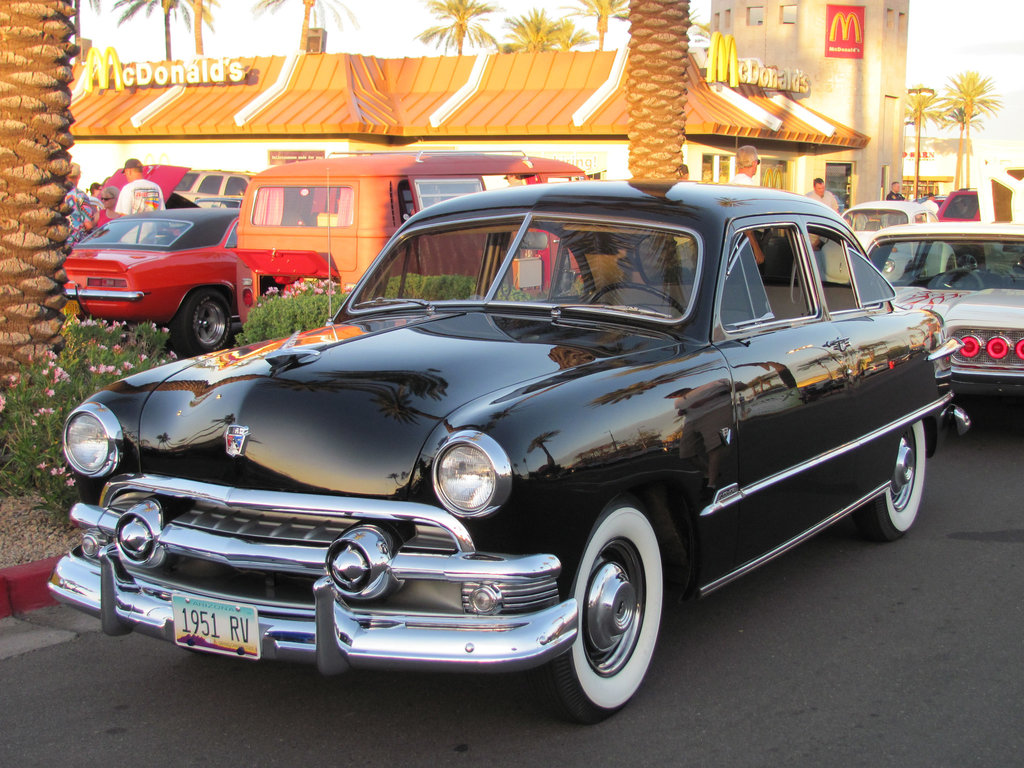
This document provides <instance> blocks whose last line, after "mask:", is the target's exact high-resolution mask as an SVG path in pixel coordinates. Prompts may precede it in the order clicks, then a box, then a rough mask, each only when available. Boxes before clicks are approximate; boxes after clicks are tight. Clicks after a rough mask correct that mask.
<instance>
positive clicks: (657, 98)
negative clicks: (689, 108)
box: [626, 0, 690, 179]
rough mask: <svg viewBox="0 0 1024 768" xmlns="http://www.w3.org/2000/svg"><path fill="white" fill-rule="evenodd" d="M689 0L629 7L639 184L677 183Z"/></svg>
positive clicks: (629, 83)
mask: <svg viewBox="0 0 1024 768" xmlns="http://www.w3.org/2000/svg"><path fill="white" fill-rule="evenodd" d="M689 19H690V3H689V2H688V0H633V2H631V3H630V4H629V23H630V40H629V63H628V66H627V80H626V102H627V105H628V108H629V128H628V131H629V171H630V173H631V174H632V175H633V177H634V178H637V179H656V178H663V179H668V178H673V177H674V176H675V169H676V168H677V167H678V165H679V163H680V160H681V154H682V148H683V142H684V141H685V140H686V62H687V56H688V51H689V41H688V40H687V35H686V30H687V28H688V27H689V25H690V22H689Z"/></svg>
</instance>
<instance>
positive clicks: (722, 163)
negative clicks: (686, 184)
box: [700, 154, 732, 184]
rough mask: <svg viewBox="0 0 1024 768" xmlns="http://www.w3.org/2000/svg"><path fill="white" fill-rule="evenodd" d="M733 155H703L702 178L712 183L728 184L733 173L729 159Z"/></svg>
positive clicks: (701, 164)
mask: <svg viewBox="0 0 1024 768" xmlns="http://www.w3.org/2000/svg"><path fill="white" fill-rule="evenodd" d="M731 159H732V155H712V154H706V155H701V163H700V180H701V181H703V182H705V183H712V184H728V183H729V179H730V178H731V177H732V174H731V173H730V171H729V167H730V166H729V161H730V160H731Z"/></svg>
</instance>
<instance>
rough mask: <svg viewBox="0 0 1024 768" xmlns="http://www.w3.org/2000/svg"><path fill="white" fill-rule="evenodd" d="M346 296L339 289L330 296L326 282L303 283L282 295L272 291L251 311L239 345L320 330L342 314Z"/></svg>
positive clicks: (237, 340) (239, 336) (290, 288)
mask: <svg viewBox="0 0 1024 768" xmlns="http://www.w3.org/2000/svg"><path fill="white" fill-rule="evenodd" d="M345 296H346V294H344V293H341V292H339V291H338V290H337V288H335V292H334V295H333V297H332V296H329V295H328V283H327V281H326V280H302V281H299V282H297V283H292V284H291V285H289V286H287V287H286V288H285V289H284V290H283V291H280V292H278V291H276V290H274V289H271V291H270V292H268V293H267V294H265V295H264V296H262V297H261V298H260V300H259V301H258V302H257V303H256V306H255V307H253V308H252V309H251V310H250V311H249V317H248V319H247V320H246V321H245V325H243V326H242V332H241V333H240V334H238V336H236V337H235V343H236V344H237V345H239V346H244V345H246V344H255V343H256V342H259V341H267V340H269V339H281V338H284V337H286V336H291V335H292V334H293V333H295V332H296V331H311V330H313V329H314V328H319V327H321V326H322V325H326V323H327V321H328V319H329V318H330V317H331V313H332V312H337V311H338V307H340V306H341V302H342V301H344V299H345Z"/></svg>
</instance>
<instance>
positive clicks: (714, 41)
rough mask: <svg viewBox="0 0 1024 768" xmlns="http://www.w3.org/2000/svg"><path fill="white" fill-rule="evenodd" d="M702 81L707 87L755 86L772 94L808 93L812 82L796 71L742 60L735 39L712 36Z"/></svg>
mask: <svg viewBox="0 0 1024 768" xmlns="http://www.w3.org/2000/svg"><path fill="white" fill-rule="evenodd" d="M705 63H706V66H707V69H706V72H705V75H704V79H705V80H707V81H708V82H709V83H728V84H729V87H730V88H735V87H736V86H738V85H739V84H740V83H746V84H747V85H758V86H760V87H762V88H768V89H771V90H774V91H793V92H795V93H808V92H809V91H810V90H811V81H810V79H809V78H808V77H807V75H806V74H804V73H803V72H801V71H800V70H799V69H792V70H790V69H783V70H780V69H779V68H778V67H769V66H765V65H764V64H762V63H761V62H760V61H758V60H757V59H741V58H739V56H737V54H736V38H734V37H733V36H732V35H723V34H722V33H721V32H715V33H714V34H713V35H711V44H710V45H709V46H708V57H707V60H706V62H705Z"/></svg>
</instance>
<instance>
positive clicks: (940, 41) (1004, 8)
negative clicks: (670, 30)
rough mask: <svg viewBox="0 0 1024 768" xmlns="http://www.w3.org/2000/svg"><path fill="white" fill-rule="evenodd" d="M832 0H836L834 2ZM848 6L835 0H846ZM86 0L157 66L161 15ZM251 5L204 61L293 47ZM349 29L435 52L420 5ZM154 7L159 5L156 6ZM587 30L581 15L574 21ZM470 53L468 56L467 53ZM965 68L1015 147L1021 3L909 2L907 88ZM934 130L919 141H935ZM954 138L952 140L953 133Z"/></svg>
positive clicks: (371, 41)
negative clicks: (995, 102)
mask: <svg viewBox="0 0 1024 768" xmlns="http://www.w3.org/2000/svg"><path fill="white" fill-rule="evenodd" d="M488 1H489V2H491V3H492V4H493V5H497V6H499V7H501V8H503V9H504V11H503V12H501V13H497V14H494V15H493V16H492V17H491V18H490V23H489V24H488V25H487V26H488V28H489V29H490V30H491V32H492V34H494V35H495V36H496V37H498V38H499V39H500V38H501V37H503V35H504V31H505V30H504V25H503V21H504V19H505V18H506V17H514V16H520V15H523V14H525V13H527V12H528V11H529V10H531V9H533V8H540V7H543V8H546V9H547V10H548V13H549V15H551V16H553V17H557V16H560V15H562V13H563V11H562V9H563V8H566V7H571V6H572V5H573V3H572V1H571V0H561V1H559V2H557V4H556V3H552V2H551V0H488ZM837 1H838V0H837ZM849 1H850V0H843V2H849ZM90 3H91V0H84V2H83V3H82V5H83V10H82V36H83V37H85V38H89V39H91V40H92V42H93V44H94V45H99V46H102V47H106V46H113V47H114V48H116V49H117V51H118V54H119V55H120V57H121V60H122V61H161V60H163V58H164V44H163V19H162V17H161V15H160V14H159V12H157V13H154V14H153V15H152V16H148V17H147V16H145V15H144V14H139V15H138V16H137V17H136V18H134V19H133V20H132V21H130V22H127V23H125V24H124V25H121V26H119V25H118V24H117V18H118V16H119V14H117V13H114V12H111V11H109V10H108V9H109V8H110V7H112V5H113V3H114V0H100V5H101V8H102V9H103V10H102V12H101V13H99V14H97V13H96V12H94V11H93V10H92V7H91V4H90ZM254 5H255V0H219V7H218V8H216V9H215V11H214V31H212V32H211V31H210V30H209V29H204V30H203V44H204V48H205V54H206V55H207V56H215V57H220V56H227V57H235V56H252V55H257V54H259V55H281V54H287V53H291V52H293V51H295V50H297V48H298V42H299V31H300V26H301V23H302V2H301V0H287V1H286V2H285V3H284V5H283V7H282V8H281V9H280V10H278V11H277V12H275V13H273V14H264V15H262V16H258V17H255V18H254V17H253V16H252V12H251V9H252V7H253V6H254ZM342 5H344V6H345V7H347V8H348V9H349V10H350V11H351V12H352V14H353V15H354V16H355V19H356V22H357V24H358V26H356V24H353V23H352V22H351V21H350V20H349V18H348V17H347V16H346V15H345V14H344V13H342V14H341V20H342V23H343V27H342V28H341V29H339V28H338V27H337V26H336V25H335V24H334V20H333V17H331V15H330V14H327V18H322V19H320V20H319V21H320V26H324V27H326V28H327V50H328V52H331V53H335V52H342V51H344V52H346V53H362V54H372V55H375V56H382V57H385V58H393V57H401V56H430V55H438V54H440V53H442V52H443V51H439V50H438V49H437V48H435V47H433V46H427V45H425V44H423V43H420V42H417V41H416V40H415V38H416V36H417V35H418V34H420V33H421V32H422V31H423V30H425V29H427V28H428V27H431V26H435V25H436V24H438V23H439V22H438V21H437V20H436V19H434V18H433V17H432V16H431V15H430V13H429V12H428V11H427V10H426V3H425V2H424V1H423V0H343V2H342ZM690 5H691V8H692V9H693V10H694V11H695V12H696V14H697V16H698V17H699V18H701V19H702V20H704V21H705V22H706V21H708V19H709V18H710V9H711V0H692V1H691V3H690ZM157 6H159V4H157ZM576 23H577V26H580V27H584V28H586V24H587V21H586V20H585V19H576ZM611 27H612V28H611V30H610V32H609V38H608V40H607V41H606V44H605V48H616V47H619V46H620V45H623V44H625V41H626V39H627V29H628V27H627V25H626V23H625V22H619V21H612V23H611ZM171 45H172V53H173V55H174V57H175V58H185V59H187V58H190V57H191V56H192V55H193V53H194V44H193V35H192V32H191V31H189V30H187V29H186V28H185V26H184V24H183V23H182V22H181V21H180V20H175V21H174V22H173V23H172V38H171ZM472 52H474V51H467V53H472ZM969 69H973V70H975V71H977V72H979V73H980V74H981V75H982V76H983V77H991V78H992V79H993V81H994V83H995V91H996V93H997V94H998V95H999V96H1000V97H1001V98H1002V100H1003V105H1004V106H1003V109H1002V111H1001V112H1000V114H999V115H997V116H996V117H995V118H989V119H987V120H985V122H984V130H982V131H980V132H972V133H973V134H974V136H975V137H976V138H981V139H999V140H1012V141H1018V140H1020V138H1021V130H1020V126H1021V125H1022V124H1024V77H1022V76H1021V75H1020V73H1022V72H1024V3H1021V2H1007V0H973V2H971V3H966V4H965V3H963V2H962V1H961V0H910V13H909V40H908V45H907V85H908V86H914V85H919V84H920V85H925V86H928V87H931V88H934V89H935V90H936V91H938V92H940V93H941V91H942V89H943V87H944V86H945V85H946V83H947V81H948V80H949V78H950V77H951V76H952V75H955V74H958V73H960V72H963V71H965V70H969ZM935 134H937V131H936V130H935V129H929V130H928V131H926V135H935ZM953 135H955V134H953Z"/></svg>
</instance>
